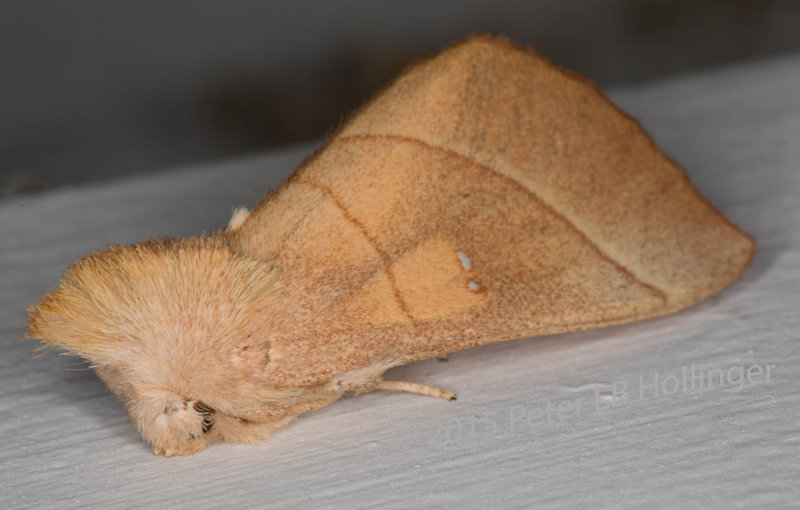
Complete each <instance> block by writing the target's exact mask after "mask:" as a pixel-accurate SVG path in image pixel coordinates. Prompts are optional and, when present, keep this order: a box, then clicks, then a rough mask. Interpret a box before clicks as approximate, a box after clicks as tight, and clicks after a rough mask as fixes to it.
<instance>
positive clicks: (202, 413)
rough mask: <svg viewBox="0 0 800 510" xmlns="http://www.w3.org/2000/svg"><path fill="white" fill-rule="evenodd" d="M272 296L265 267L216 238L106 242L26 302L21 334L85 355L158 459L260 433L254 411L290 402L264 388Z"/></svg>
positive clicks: (276, 286)
mask: <svg viewBox="0 0 800 510" xmlns="http://www.w3.org/2000/svg"><path fill="white" fill-rule="evenodd" d="M279 292H280V279H279V277H278V275H277V274H276V273H275V271H274V270H273V269H272V268H271V267H270V266H269V265H268V264H266V263H265V262H263V261H259V260H255V259H252V258H248V257H245V256H242V255H239V254H237V253H235V252H234V251H232V250H231V249H230V248H229V246H228V245H227V243H226V241H225V239H224V238H221V237H215V236H206V237H198V238H190V239H183V240H168V239H158V240H153V241H147V242H144V243H139V244H134V245H130V246H116V247H112V248H110V249H108V250H106V251H103V252H97V253H95V254H92V255H90V256H88V257H85V258H83V259H81V260H79V261H78V262H76V263H75V264H74V265H72V266H71V267H69V268H68V269H67V271H65V273H64V275H63V277H62V279H61V283H60V286H59V287H58V288H57V289H55V290H53V291H51V292H50V293H48V294H46V295H45V296H44V297H43V298H42V299H41V301H40V302H39V304H38V305H36V306H32V307H29V309H28V336H30V337H32V338H37V339H40V340H42V341H43V342H45V343H47V344H51V345H54V346H57V347H60V348H63V349H65V350H67V351H69V352H71V353H74V354H78V355H80V356H83V357H84V358H87V359H88V360H90V361H91V363H92V366H93V368H94V369H95V370H96V371H97V373H98V374H99V375H100V376H101V377H102V378H103V380H105V381H106V383H107V384H108V386H109V387H110V388H111V389H112V390H113V391H114V393H116V395H117V396H118V397H119V398H120V400H122V402H123V403H124V404H125V407H126V409H127V411H128V414H129V416H130V417H131V419H132V420H133V422H134V423H135V424H136V427H137V429H138V430H139V432H140V433H141V434H142V436H143V437H144V438H145V439H146V440H147V441H148V442H150V443H151V444H152V445H153V448H154V451H155V452H156V453H159V454H167V455H171V454H181V453H192V452H194V451H197V450H200V449H202V448H204V447H205V446H206V445H208V444H209V443H210V442H212V441H214V440H218V439H225V440H231V441H242V440H247V439H250V438H252V437H254V435H257V434H254V431H253V430H246V429H248V428H254V427H255V428H258V427H259V426H260V422H263V423H264V425H263V426H260V429H259V430H261V431H262V434H261V435H263V433H264V429H265V427H267V428H268V425H269V423H267V422H270V419H269V416H266V415H264V414H263V413H262V414H261V415H254V410H257V409H263V407H264V403H265V402H270V401H280V400H281V399H283V398H289V397H290V395H288V393H290V392H291V391H290V390H280V389H270V388H268V387H266V386H265V384H264V381H263V374H264V370H265V367H266V365H267V364H268V363H269V362H270V357H269V349H270V343H269V336H268V334H267V331H266V329H265V321H264V318H265V317H266V316H267V314H268V313H269V307H270V304H271V303H272V302H273V301H274V299H275V298H276V296H277V295H278V293H279ZM272 421H275V420H272Z"/></svg>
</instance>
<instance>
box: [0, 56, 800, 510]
mask: <svg viewBox="0 0 800 510" xmlns="http://www.w3.org/2000/svg"><path fill="white" fill-rule="evenodd" d="M612 96H613V99H614V100H615V101H617V102H618V103H619V104H620V105H621V106H622V107H623V108H625V109H627V110H628V111H630V112H631V113H632V114H634V115H635V116H637V117H639V118H640V119H641V120H642V122H643V123H644V125H645V126H646V128H647V129H648V130H649V131H650V132H651V134H653V135H654V137H655V138H656V140H657V141H658V142H659V143H660V144H661V145H662V146H663V147H664V148H665V149H666V151H667V152H668V153H669V154H670V155H672V156H673V157H674V158H675V159H676V160H678V161H679V162H681V163H682V164H683V165H684V166H685V167H686V168H688V172H689V174H690V176H691V177H692V179H693V180H694V182H695V183H696V184H697V185H698V187H699V188H700V190H701V191H702V192H703V193H704V194H705V195H706V196H707V197H709V198H710V199H711V200H712V201H713V202H714V203H715V204H716V205H717V206H718V207H720V208H721V209H722V210H723V211H724V212H725V213H726V214H727V215H728V216H729V217H730V218H731V219H732V220H734V221H735V222H736V223H738V224H739V225H741V226H742V227H743V228H744V229H745V230H747V231H748V232H750V233H752V234H754V235H755V236H756V238H757V239H758V242H759V249H758V254H757V256H756V259H755V262H754V264H753V266H752V267H751V268H750V270H749V271H748V272H747V273H746V274H745V275H744V277H743V278H742V279H741V280H740V281H739V282H737V283H736V284H734V285H733V286H732V287H730V288H729V289H726V290H725V291H724V292H722V293H720V294H719V295H717V296H714V297H713V298H711V299H709V300H708V301H706V302H704V303H702V304H700V305H698V306H695V307H692V308H690V309H688V310H685V311H683V312H681V313H678V314H676V315H673V316H670V317H666V318H662V319H658V320H651V321H647V322H643V323H637V324H631V325H626V326H621V327H613V328H608V329H603V330H598V331H591V332H584V333H579V334H567V335H556V336H548V337H540V338H536V339H525V340H518V341H513V342H508V343H504V344H500V345H494V346H489V347H483V348H479V349H473V350H470V351H464V352H460V353H456V354H454V355H453V356H452V357H451V360H450V361H449V362H446V363H444V362H439V361H436V360H427V361H423V362H419V363H414V364H412V365H408V366H405V367H400V368H397V369H394V370H392V371H391V372H390V373H389V377H390V378H402V379H407V380H412V381H418V382H422V383H427V384H433V385H437V386H443V387H447V388H451V389H453V390H456V391H457V392H458V394H459V400H458V401H456V402H445V401H442V400H437V399H431V398H424V397H419V396H414V395H407V394H389V393H381V392H376V393H373V394H369V395H364V396H360V397H358V398H351V399H346V400H343V401H341V402H338V403H336V404H334V405H332V406H330V407H328V408H325V409H322V410H320V411H317V412H314V413H311V414H308V415H305V416H303V417H301V418H300V419H298V420H297V421H296V422H295V423H294V424H293V425H291V426H290V427H289V428H287V429H286V430H284V431H282V432H281V433H279V434H278V435H277V436H276V437H274V438H273V439H272V440H270V441H267V442H264V443H263V444H260V445H257V446H235V445H226V444H218V445H214V446H213V447H211V448H210V449H209V450H207V451H205V452H203V453H201V454H199V455H194V456H190V457H184V458H169V459H165V458H159V457H156V456H154V455H153V454H152V453H151V452H150V449H149V448H148V447H147V446H146V445H145V444H144V443H143V442H142V441H141V440H140V439H139V437H138V436H137V435H136V433H135V431H134V429H133V426H132V425H131V423H130V422H129V421H128V419H127V417H126V416H125V413H124V412H123V409H122V407H121V406H120V405H119V404H118V403H117V402H116V400H115V399H114V397H113V396H112V395H111V393H110V392H108V391H107V390H106V389H105V387H104V386H103V384H102V383H101V382H100V381H99V379H98V378H97V377H96V376H95V375H94V374H93V372H91V371H90V370H86V364H85V363H82V362H81V361H80V360H79V359H77V358H70V357H63V356H58V355H56V354H55V352H50V353H49V354H47V355H45V356H44V357H42V358H40V359H36V360H32V359H31V352H30V351H31V349H32V348H33V347H35V344H34V343H33V342H31V341H29V340H22V339H20V338H19V333H20V331H21V330H22V329H23V326H24V305H25V304H32V303H34V302H35V301H36V299H37V292H41V291H45V290H49V289H50V288H52V287H53V286H54V285H55V283H56V281H57V276H58V272H59V270H60V269H61V268H62V267H64V266H66V265H67V264H68V263H69V262H71V261H72V260H73V258H75V257H76V256H79V255H81V254H85V253H88V252H90V251H92V250H95V249H99V248H102V247H103V246H104V245H105V244H106V243H128V242H133V241H137V240H141V239H145V238H148V237H151V236H154V235H157V234H174V235H188V234H193V233H197V232H200V231H202V230H204V229H213V228H219V227H222V226H224V225H225V223H226V221H227V219H228V217H229V215H230V212H231V211H232V208H233V206H235V205H239V204H248V205H252V204H254V203H255V202H256V201H258V199H260V198H261V197H262V195H264V193H265V192H266V191H267V189H269V188H271V187H273V186H275V185H276V184H277V183H278V182H279V181H280V180H281V179H282V178H283V177H285V176H286V175H287V174H288V173H289V172H290V171H291V170H292V168H293V167H294V166H295V165H296V164H297V163H298V162H299V161H300V160H301V158H302V157H303V156H304V155H305V154H307V153H308V152H309V151H310V150H311V147H309V146H304V147H297V148H293V149H291V150H288V151H283V152H276V153H272V154H266V155H259V156H254V157H250V158H244V159H239V160H236V161H232V162H222V163H219V164H209V165H205V166H202V167H197V168H185V169H178V170H176V171H174V172H170V173H164V174H162V175H159V176H156V177H147V178H135V179H126V180H124V181H119V182H115V183H110V184H102V185H94V186H86V187H81V188H72V189H61V190H57V191H53V192H49V193H45V194H42V195H39V196H21V197H16V198H12V199H8V200H5V201H4V202H2V203H0V232H2V236H0V275H1V276H2V283H0V353H1V354H0V438H2V441H0V507H2V508H37V509H41V508H133V507H136V508H193V509H196V508H212V507H213V508H227V507H230V508H264V507H274V508H307V507H317V508H366V507H384V508H409V507H416V508H497V507H507V508H514V507H515V508H528V507H542V508H576V507H584V508H587V507H600V508H657V507H661V508H767V507H771V508H778V507H787V508H788V507H796V505H798V504H800V503H798V500H799V499H800V484H798V481H800V437H799V436H798V431H799V430H800V344H799V342H798V338H800V328H799V326H800V313H798V301H800V299H799V298H800V296H798V288H800V285H799V284H800V248H799V247H798V246H799V244H800V226H799V225H800V55H797V56H786V57H783V58H780V59H776V60H772V61H768V62H757V63H753V64H751V65H747V66H742V67H738V68H733V69H728V70H719V71H712V72H706V73H702V74H697V75H691V76H686V77H682V78H678V79H673V80H670V81H667V82H661V83H657V84H651V85H648V86H640V87H635V88H630V89H627V90H618V91H616V92H615V93H614V94H613V95H612ZM164 143H169V140H164ZM692 366H694V368H695V371H696V372H697V371H705V373H706V374H707V373H709V372H708V371H711V370H721V371H723V372H724V374H725V375H726V378H725V379H724V380H723V382H722V383H720V382H719V381H717V380H715V384H714V385H713V387H704V388H698V387H696V388H694V389H692V388H691V387H683V386H682V383H680V381H679V380H680V378H681V377H682V371H683V370H684V369H688V370H690V369H691V367H692ZM753 366H756V367H760V369H761V371H762V373H761V375H760V377H759V379H760V380H759V381H758V382H748V381H747V380H746V379H745V383H744V384H743V385H740V384H739V382H738V380H737V375H738V373H739V370H740V369H742V370H748V369H749V368H750V367H753ZM770 367H771V368H770ZM752 370H753V371H752V372H751V375H756V373H757V370H758V369H752ZM767 370H770V378H769V380H767V377H766V371H767ZM712 374H713V373H712ZM727 376H730V377H727ZM656 377H658V378H659V385H660V386H661V390H660V394H658V395H656V394H655V391H656V390H655V388H654V386H653V380H654V378H656ZM673 377H676V378H678V381H679V382H678V384H679V386H678V388H677V389H675V388H673V386H674V385H675V384H676V382H675V381H676V380H675V379H673ZM745 377H746V374H745ZM642 381H643V384H642ZM615 384H616V388H617V390H621V389H622V388H623V387H625V390H626V391H627V393H628V395H629V398H628V400H627V401H621V400H619V399H617V400H614V399H613V398H612V396H611V393H612V390H613V388H614V385H615ZM664 385H666V388H664ZM706 386H707V385H706ZM664 389H667V390H674V392H672V393H671V394H664V391H663V390H664ZM640 391H641V392H642V393H641V395H640ZM612 404H616V405H612ZM578 406H580V408H578ZM598 406H599V408H597V407H598Z"/></svg>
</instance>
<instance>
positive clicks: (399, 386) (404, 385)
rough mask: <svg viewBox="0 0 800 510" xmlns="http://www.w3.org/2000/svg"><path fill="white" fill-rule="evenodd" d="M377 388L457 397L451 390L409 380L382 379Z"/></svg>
mask: <svg viewBox="0 0 800 510" xmlns="http://www.w3.org/2000/svg"><path fill="white" fill-rule="evenodd" d="M375 389H376V390H386V391H407V392H408V393H417V394H419V395H427V396H429V397H438V398H444V399H447V400H455V399H456V394H455V393H454V392H452V391H450V390H445V389H442V388H434V387H433V386H428V385H427V384H419V383H413V382H408V381H380V382H378V384H377V385H376V386H375Z"/></svg>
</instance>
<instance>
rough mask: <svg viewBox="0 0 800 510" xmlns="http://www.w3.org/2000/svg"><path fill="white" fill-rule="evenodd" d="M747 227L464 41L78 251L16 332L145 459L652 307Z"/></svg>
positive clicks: (629, 140) (509, 59) (565, 95)
mask: <svg viewBox="0 0 800 510" xmlns="http://www.w3.org/2000/svg"><path fill="white" fill-rule="evenodd" d="M754 249H755V242H754V240H753V239H752V238H751V237H750V236H748V235H747V234H745V233H743V232H742V231H740V230H739V229H738V228H737V227H736V226H735V225H733V224H732V223H731V222H730V221H728V220H727V219H726V218H725V217H724V216H723V215H722V214H721V213H720V212H718V211H717V210H716V209H715V208H714V207H713V206H712V205H711V204H710V203H709V202H708V201H706V200H705V199H704V198H703V197H702V196H701V195H700V194H699V193H698V191H697V190H696V189H695V188H694V187H693V186H692V184H691V182H690V181H689V179H688V178H687V176H686V174H685V173H684V172H683V170H682V169H681V168H680V167H678V166H677V165H676V164H675V163H674V162H673V161H672V160H670V158H668V157H667V156H665V155H664V154H663V153H662V152H661V151H660V150H659V149H658V147H656V145H655V144H654V142H653V141H652V140H651V138H649V137H648V135H647V134H646V133H645V132H644V131H643V129H642V128H641V127H640V125H639V124H638V123H637V122H636V121H635V120H634V119H632V118H631V117H629V116H628V115H626V114H625V113H623V112H622V111H620V110H619V109H618V108H617V107H615V106H614V105H613V104H612V103H611V102H610V100H609V99H607V98H606V97H605V96H604V95H603V93H602V92H601V91H600V89H599V88H598V87H596V86H595V85H593V84H592V83H591V82H589V81H588V80H586V79H584V78H582V77H580V76H578V75H576V74H574V73H570V72H566V71H563V70H561V69H560V68H558V67H556V66H554V65H553V64H551V63H549V62H548V61H547V60H545V59H544V58H543V57H541V56H540V55H539V54H538V53H536V52H535V51H534V50H531V49H526V48H523V47H519V46H516V45H514V44H512V43H510V42H508V41H507V40H505V39H502V38H497V37H492V36H487V35H483V36H475V37H471V38H468V39H466V40H464V41H462V42H460V43H457V44H455V45H453V46H451V47H449V48H447V49H446V50H444V51H443V52H442V53H440V54H438V55H437V56H434V57H432V58H429V59H427V60H425V61H422V62H420V63H417V64H416V65H414V66H412V67H411V68H410V69H408V70H407V71H406V72H405V73H403V74H402V75H401V76H400V77H399V78H397V79H396V80H395V81H394V82H393V83H391V84H390V85H389V86H388V87H386V88H385V89H384V90H383V91H382V92H380V93H379V94H378V95H377V96H376V97H375V98H374V99H373V100H372V101H371V102H369V103H368V104H366V105H365V106H363V107H362V108H361V109H360V110H359V111H358V112H356V114H355V115H354V116H353V117H352V118H351V119H350V120H349V121H348V122H346V123H345V124H344V125H343V126H342V127H341V128H340V129H339V130H338V131H337V132H336V133H335V134H333V135H332V136H330V137H329V139H328V140H327V142H326V143H325V144H324V145H323V146H322V147H321V148H319V149H318V150H317V151H316V152H315V153H314V154H313V155H312V156H311V157H309V158H308V159H307V160H306V161H304V162H303V164H302V165H301V166H300V168H299V169H298V170H297V171H296V172H295V173H294V174H293V175H292V176H291V177H290V178H289V179H288V181H287V182H285V183H283V184H282V185H281V186H280V187H279V188H278V189H277V190H276V191H274V192H272V193H270V194H269V195H268V196H267V197H266V198H265V199H264V200H263V201H262V202H261V203H259V204H258V205H257V206H256V207H255V208H254V209H253V210H252V212H249V211H247V210H246V209H240V210H237V211H236V213H235V214H234V216H233V218H232V219H231V222H230V224H229V226H228V227H227V229H225V230H224V231H216V232H213V233H210V234H207V235H202V236H198V237H192V238H187V239H166V238H157V239H154V240H150V241H145V242H141V243H137V244H133V245H129V246H113V247H109V248H108V249H107V250H105V251H101V252H97V253H93V254H91V255H89V256H87V257H85V258H83V259H80V260H78V261H77V262H75V263H74V264H73V265H72V266H70V267H69V268H68V269H67V270H66V271H65V272H64V275H63V278H62V280H61V282H60V286H59V287H58V288H56V289H55V290H53V291H51V292H50V293H48V294H46V295H44V296H43V297H42V299H41V301H40V302H39V303H38V305H36V306H31V307H29V308H28V333H27V335H28V336H29V337H32V338H36V339H39V340H41V341H43V342H44V343H46V344H52V345H55V346H58V347H60V348H62V349H65V350H67V351H69V352H72V353H75V354H78V355H80V356H83V357H85V358H86V359H88V360H90V361H91V363H92V366H93V368H94V369H95V371H96V372H97V374H98V375H99V376H100V377H101V378H102V379H103V380H104V381H105V382H106V384H107V385H108V387H109V388H110V389H111V390H112V391H113V392H114V393H115V394H116V395H117V397H118V398H119V399H120V400H121V401H122V403H123V404H124V406H125V409H126V410H127V413H128V415H129V416H130V418H131V420H132V421H133V423H134V424H135V425H136V428H137V429H138V431H139V433H140V434H141V436H142V437H143V438H144V439H145V440H146V441H147V442H148V443H150V444H151V445H152V447H153V450H154V452H155V453H156V454H158V455H184V454H190V453H194V452H197V451H200V450H202V449H204V448H206V447H207V446H208V445H209V444H211V443H213V442H215V441H231V442H253V441H255V440H258V439H262V438H266V437H267V436H269V435H270V434H272V433H273V432H274V431H275V430H277V429H279V428H280V427H283V426H285V425H286V424H287V423H288V422H290V421H291V420H292V419H293V418H294V417H296V416H297V415H299V414H301V413H306V412H309V411H312V410H314V409H317V408H320V407H322V406H326V405H328V404H331V403H332V402H335V401H336V400H338V399H339V398H341V397H342V396H343V395H345V394H359V393H364V392H369V391H373V390H399V391H408V392H414V393H420V394H424V395H431V396H436V397H443V398H453V397H454V394H453V393H452V392H451V391H449V390H444V389H438V388H433V387H429V386H425V385H422V384H417V383H414V382H407V381H390V380H384V379H383V374H384V372H385V371H386V370H387V369H389V368H391V367H394V366H397V365H401V364H404V363H408V362H411V361H414V360H419V359H423V358H430V357H435V356H442V355H445V354H447V353H451V352H453V351H457V350H459V349H466V348H469V347H474V346H478V345H483V344H488V343H493V342H500V341H504V340H509V339H514V338H520V337H529V336H534V335H543V334H551V333H559V332H567V331H577V330H584V329H588V328H597V327H602V326H609V325H612V324H621V323H625V322H630V321H635V320H640V319H646V318H650V317H656V316H661V315H665V314H669V313H672V312H675V311H677V310H680V309H682V308H684V307H687V306H689V305H691V304H693V303H696V302H698V301H700V300H703V299H705V298H706V297H708V296H710V295H711V294H713V293H715V292H717V291H719V290H720V289H722V288H723V287H725V286H727V285H729V284H730V283H731V282H733V281H734V280H736V279H737V278H738V277H739V276H740V275H741V274H742V272H743V271H744V270H745V269H746V268H747V266H748V265H749V264H750V261H751V260H752V257H753V253H754Z"/></svg>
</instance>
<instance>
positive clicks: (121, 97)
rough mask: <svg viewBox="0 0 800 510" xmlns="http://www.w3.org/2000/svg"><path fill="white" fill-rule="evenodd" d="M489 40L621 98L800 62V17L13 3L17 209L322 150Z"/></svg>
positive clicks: (459, 4) (570, 5) (6, 29)
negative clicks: (367, 109) (44, 194)
mask: <svg viewBox="0 0 800 510" xmlns="http://www.w3.org/2000/svg"><path fill="white" fill-rule="evenodd" d="M484 31H489V32H493V33H496V34H502V35H505V36H508V37H509V38H511V39H512V40H514V41H516V42H519V43H524V44H529V45H534V46H536V47H538V48H539V49H540V50H541V51H542V52H543V53H544V54H545V55H547V56H548V57H549V58H550V59H551V60H553V61H555V62H556V63H558V64H560V65H561V66H563V67H567V68H569V69H573V70H577V71H579V72H581V73H582V74H584V75H586V76H588V77H590V78H592V79H594V80H595V81H597V82H598V83H599V84H600V85H601V86H603V87H609V86H618V85H621V84H631V83H638V82H643V81H648V80H653V79H658V78H662V77H666V76H670V75H676V74H679V73H687V72H692V71H696V70H700V69H708V68H713V67H716V66H722V65H727V64H731V63H734V62H740V61H746V60H749V59H761V58H768V57H770V56H777V55H779V54H781V53H788V52H797V51H800V2H798V1H796V0H794V1H792V0H602V1H601V0H533V1H530V0H529V1H486V0H482V1H479V0H471V1H470V0H446V1H445V0H440V1H436V2H433V1H430V0H428V1H409V0H403V1H397V0H393V1H383V2H375V1H361V0H359V1H356V0H347V1H291V2H290V1H286V2H270V1H255V0H228V1H222V0H220V1H207V0H199V1H198V0H191V1H190V0H173V1H143V0H136V1H133V0H116V1H109V0H35V1H34V0H17V1H4V0H0V62H1V63H2V64H1V65H2V67H0V69H2V79H0V194H11V193H18V192H25V191H35V190H39V189H43V188H47V187H52V186H58V185H63V184H70V183H80V182H86V181H96V180H99V179H108V178H113V177H116V176H120V175H124V174H130V173H145V172H154V171H159V170H163V169H166V168H169V167H170V166H174V165H179V164H191V163H196V162H201V161H207V160H212V159H219V158H226V157H232V156H234V155H239V154H242V153H246V152H252V151H260V150H265V149H267V148H270V147H276V146H282V145H286V144H291V143H294V142H299V141H306V140H314V139H319V138H320V137H322V136H323V135H324V134H325V133H326V132H328V131H329V130H330V129H331V128H332V127H335V126H336V125H337V124H338V123H339V122H340V121H341V120H342V118H343V117H344V116H345V115H346V114H347V113H348V112H350V111H352V110H353V109H354V108H355V107H357V106H358V105H359V104H360V103H361V102H363V101H364V100H365V99H366V98H368V97H369V95H370V94H371V93H372V92H374V91H375V90H376V89H377V88H379V87H380V86H381V85H383V84H384V83H386V82H387V81H388V80H389V79H390V78H391V77H392V76H393V75H394V74H395V73H397V72H398V71H399V70H400V69H402V67H403V66H405V65H406V64H407V63H409V62H410V61H412V60H414V59H415V58H417V57H419V56H422V55H425V54H429V53H432V52H436V51H438V50H439V49H440V48H442V47H443V46H445V45H447V44H449V43H451V42H453V41H456V40H458V39H460V38H462V37H464V36H465V35H467V34H470V33H474V32H484ZM764 80H769V77H768V76H765V77H764Z"/></svg>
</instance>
